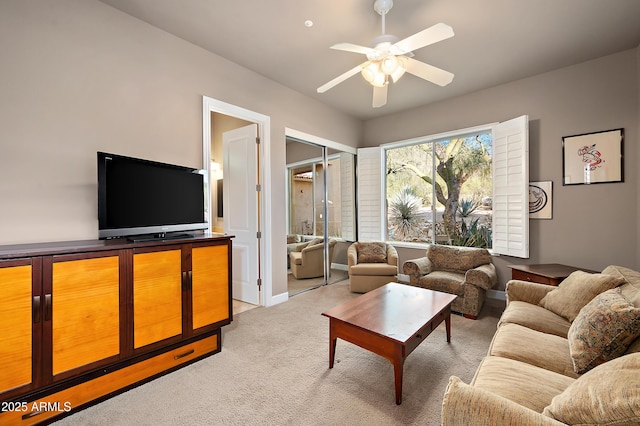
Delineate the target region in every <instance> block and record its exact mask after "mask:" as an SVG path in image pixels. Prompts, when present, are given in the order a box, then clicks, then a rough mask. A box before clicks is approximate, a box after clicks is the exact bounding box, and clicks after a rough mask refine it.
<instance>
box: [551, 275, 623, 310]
mask: <svg viewBox="0 0 640 426" xmlns="http://www.w3.org/2000/svg"><path fill="white" fill-rule="evenodd" d="M623 282H624V279H623V278H620V277H615V276H613V275H608V274H590V273H588V272H584V271H575V272H573V273H571V275H569V276H568V277H567V278H566V279H565V280H564V281H562V282H561V283H560V285H559V286H558V288H557V289H555V290H553V291H550V292H549V293H547V295H546V296H544V297H543V298H542V300H541V301H540V303H539V305H540V306H542V307H543V308H545V309H548V310H550V311H551V312H554V313H556V314H558V315H560V316H561V317H564V318H566V319H568V320H569V321H570V322H573V320H574V319H575V318H576V316H577V315H578V312H580V309H582V308H583V307H584V306H585V305H586V304H587V303H589V302H590V301H591V299H593V298H594V297H596V296H597V295H598V294H600V293H602V292H603V291H606V290H609V289H612V288H614V287H617V286H619V285H620V284H622V283H623Z"/></svg>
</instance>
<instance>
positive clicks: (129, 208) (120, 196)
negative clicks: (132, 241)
mask: <svg viewBox="0 0 640 426" xmlns="http://www.w3.org/2000/svg"><path fill="white" fill-rule="evenodd" d="M205 187H206V186H205V175H204V174H203V173H202V172H201V171H200V170H198V169H194V168H189V167H183V166H177V165H173V164H166V163H159V162H155V161H149V160H143V159H138V158H132V157H125V156H121V155H115V154H108V153H104V152H98V228H99V232H98V234H99V238H115V237H122V236H132V235H149V236H153V235H154V234H156V236H159V237H165V236H166V235H167V234H168V233H169V234H170V233H175V232H180V231H193V230H200V229H207V228H208V223H207V218H206V217H205V202H206V194H205Z"/></svg>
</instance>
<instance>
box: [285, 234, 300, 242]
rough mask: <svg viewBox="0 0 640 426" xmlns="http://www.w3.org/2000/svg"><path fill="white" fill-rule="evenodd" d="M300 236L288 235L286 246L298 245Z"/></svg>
mask: <svg viewBox="0 0 640 426" xmlns="http://www.w3.org/2000/svg"><path fill="white" fill-rule="evenodd" d="M299 242H300V236H299V235H298V234H289V235H287V244H293V243H299Z"/></svg>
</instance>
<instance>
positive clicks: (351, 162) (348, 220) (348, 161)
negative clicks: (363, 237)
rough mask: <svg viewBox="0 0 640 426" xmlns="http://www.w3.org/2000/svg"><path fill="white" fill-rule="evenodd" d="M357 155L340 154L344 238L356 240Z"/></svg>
mask: <svg viewBox="0 0 640 426" xmlns="http://www.w3.org/2000/svg"><path fill="white" fill-rule="evenodd" d="M355 176H356V174H355V155H353V154H348V153H346V152H343V153H341V154H340V194H341V197H342V203H341V204H340V214H341V217H340V223H341V226H342V238H344V239H345V240H347V241H355V238H356V230H355V224H356V200H355V197H354V195H355V182H354V180H355Z"/></svg>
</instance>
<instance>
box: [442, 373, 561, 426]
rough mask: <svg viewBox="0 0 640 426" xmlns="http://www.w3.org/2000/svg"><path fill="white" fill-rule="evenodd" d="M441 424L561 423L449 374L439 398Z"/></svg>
mask: <svg viewBox="0 0 640 426" xmlns="http://www.w3.org/2000/svg"><path fill="white" fill-rule="evenodd" d="M440 424H441V425H442V426H469V425H474V426H496V425H518V426H519V425H536V426H545V425H550V426H551V425H553V426H557V425H562V423H560V422H557V421H555V420H552V419H550V418H548V417H544V416H542V414H540V413H536V412H535V411H533V410H530V409H528V408H525V407H523V406H521V405H518V404H516V403H515V402H513V401H510V400H508V399H506V398H503V397H501V396H498V395H495V394H493V393H491V392H487V391H485V390H482V389H478V388H476V387H473V386H470V385H467V384H465V383H464V382H463V381H462V380H460V378H459V377H456V376H451V377H450V378H449V384H448V385H447V389H446V391H445V394H444V398H443V400H442V418H441V423H440Z"/></svg>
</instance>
